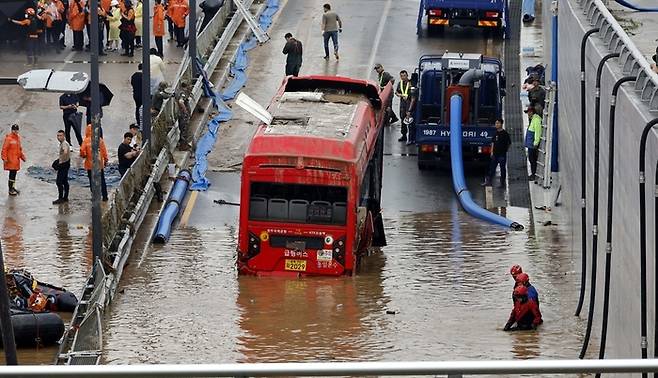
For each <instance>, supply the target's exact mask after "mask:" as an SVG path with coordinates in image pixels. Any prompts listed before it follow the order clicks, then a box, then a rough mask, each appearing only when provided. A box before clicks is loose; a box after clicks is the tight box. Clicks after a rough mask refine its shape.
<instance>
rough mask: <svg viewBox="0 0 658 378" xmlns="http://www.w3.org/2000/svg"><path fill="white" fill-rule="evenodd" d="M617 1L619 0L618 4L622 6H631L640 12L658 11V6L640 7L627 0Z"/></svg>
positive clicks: (616, 0)
mask: <svg viewBox="0 0 658 378" xmlns="http://www.w3.org/2000/svg"><path fill="white" fill-rule="evenodd" d="M615 2H617V4H619V5H621V6H624V7H626V8H630V9H632V10H634V11H638V12H658V8H644V7H638V6H636V5H633V4H631V3H629V2H627V1H624V0H615Z"/></svg>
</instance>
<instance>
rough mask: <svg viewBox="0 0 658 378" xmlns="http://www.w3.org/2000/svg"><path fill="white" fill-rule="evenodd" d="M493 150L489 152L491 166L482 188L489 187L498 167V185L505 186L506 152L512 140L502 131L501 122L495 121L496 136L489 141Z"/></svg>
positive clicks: (499, 120)
mask: <svg viewBox="0 0 658 378" xmlns="http://www.w3.org/2000/svg"><path fill="white" fill-rule="evenodd" d="M491 143H492V144H493V150H492V152H491V164H490V166H489V176H487V177H486V178H485V180H484V183H483V184H482V185H483V186H485V185H491V183H492V181H493V178H494V176H495V175H496V167H497V166H498V165H500V185H501V186H505V177H506V176H507V150H509V146H510V145H511V144H512V139H511V138H510V136H509V134H508V133H507V131H506V130H505V129H503V120H502V118H498V119H497V120H496V134H495V135H494V136H493V138H492V139H491Z"/></svg>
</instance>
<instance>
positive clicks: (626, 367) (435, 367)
mask: <svg viewBox="0 0 658 378" xmlns="http://www.w3.org/2000/svg"><path fill="white" fill-rule="evenodd" d="M657 369H658V360H653V359H649V360H639V359H615V360H596V359H594V360H539V359H533V360H506V361H505V360H500V361H400V362H386V361H382V362H308V363H304V362H299V363H262V364H253V363H252V364H201V365H182V364H181V365H164V364H162V365H76V366H67V365H58V366H48V369H44V368H43V367H42V366H28V365H25V366H10V367H5V368H3V369H1V370H0V377H16V376H20V377H104V378H109V377H117V378H122V377H127V376H130V377H158V378H162V377H235V376H240V377H245V376H246V377H272V376H279V377H280V376H345V375H357V376H380V375H401V376H409V375H435V376H436V375H454V374H464V375H512V374H533V375H538V374H576V373H596V372H601V373H638V372H653V371H656V370H657Z"/></svg>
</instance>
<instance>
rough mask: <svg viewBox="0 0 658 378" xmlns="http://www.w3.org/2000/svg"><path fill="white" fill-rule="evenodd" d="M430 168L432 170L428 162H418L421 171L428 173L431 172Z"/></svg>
mask: <svg viewBox="0 0 658 378" xmlns="http://www.w3.org/2000/svg"><path fill="white" fill-rule="evenodd" d="M430 168H431V167H430V165H429V164H427V163H426V162H424V161H418V169H419V170H421V171H427V170H429V169H430Z"/></svg>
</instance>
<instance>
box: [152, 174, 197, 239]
mask: <svg viewBox="0 0 658 378" xmlns="http://www.w3.org/2000/svg"><path fill="white" fill-rule="evenodd" d="M191 177H192V175H191V174H190V171H188V170H182V171H180V172H179V173H178V177H176V181H175V182H174V186H173V187H172V189H171V192H170V193H169V198H167V203H166V204H165V207H164V210H162V214H160V219H158V225H157V226H156V228H155V237H154V238H153V242H154V243H159V244H164V243H166V242H167V241H168V240H169V235H171V228H172V226H173V224H174V220H176V217H177V216H178V213H179V212H180V209H181V205H182V203H183V200H184V199H185V195H186V194H187V189H188V187H189V186H190V178H191Z"/></svg>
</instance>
